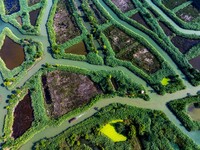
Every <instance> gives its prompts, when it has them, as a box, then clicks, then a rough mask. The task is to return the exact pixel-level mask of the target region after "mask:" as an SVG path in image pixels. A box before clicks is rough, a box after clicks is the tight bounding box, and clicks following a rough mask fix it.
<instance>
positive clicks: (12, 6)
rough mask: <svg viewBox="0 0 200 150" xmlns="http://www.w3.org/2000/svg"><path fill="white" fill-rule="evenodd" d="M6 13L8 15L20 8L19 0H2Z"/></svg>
mask: <svg viewBox="0 0 200 150" xmlns="http://www.w3.org/2000/svg"><path fill="white" fill-rule="evenodd" d="M4 5H5V8H6V14H7V15H10V14H12V13H14V12H17V11H19V10H20V5H19V0H4Z"/></svg>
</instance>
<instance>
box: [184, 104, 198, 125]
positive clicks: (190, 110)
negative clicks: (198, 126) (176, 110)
mask: <svg viewBox="0 0 200 150" xmlns="http://www.w3.org/2000/svg"><path fill="white" fill-rule="evenodd" d="M187 111H188V114H189V115H190V117H191V118H192V119H193V120H195V121H200V108H197V107H195V105H194V103H192V104H190V105H189V106H188V110H187Z"/></svg>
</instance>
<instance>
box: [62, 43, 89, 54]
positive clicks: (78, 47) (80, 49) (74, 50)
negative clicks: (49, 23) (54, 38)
mask: <svg viewBox="0 0 200 150" xmlns="http://www.w3.org/2000/svg"><path fill="white" fill-rule="evenodd" d="M65 53H71V54H77V55H86V54H87V51H86V47H85V44H84V42H80V43H78V44H75V45H73V46H71V47H70V48H68V49H66V50H65Z"/></svg>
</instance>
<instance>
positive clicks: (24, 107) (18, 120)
mask: <svg viewBox="0 0 200 150" xmlns="http://www.w3.org/2000/svg"><path fill="white" fill-rule="evenodd" d="M33 119H34V115H33V108H32V106H31V97H30V94H27V95H26V96H25V97H24V99H23V100H21V101H20V102H19V104H18V105H17V107H16V108H15V111H14V123H13V133H12V136H13V137H14V138H15V139H16V138H18V137H20V136H21V135H22V134H23V133H24V132H26V131H27V130H28V129H29V128H30V127H31V124H32V122H33Z"/></svg>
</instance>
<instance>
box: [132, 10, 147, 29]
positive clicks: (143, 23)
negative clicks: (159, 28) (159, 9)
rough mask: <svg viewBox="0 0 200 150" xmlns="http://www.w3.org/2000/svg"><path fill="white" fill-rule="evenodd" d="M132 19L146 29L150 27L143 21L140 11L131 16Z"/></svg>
mask: <svg viewBox="0 0 200 150" xmlns="http://www.w3.org/2000/svg"><path fill="white" fill-rule="evenodd" d="M131 18H132V19H133V20H135V21H137V22H138V23H140V24H142V25H143V26H145V27H146V28H147V29H150V27H149V25H148V24H147V23H146V22H145V20H144V19H143V17H142V15H141V14H140V13H136V14H134V15H133V16H132V17H131Z"/></svg>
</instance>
